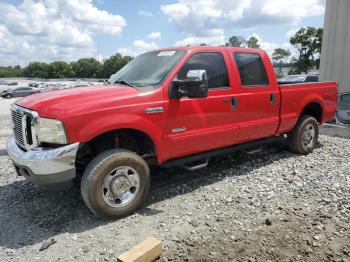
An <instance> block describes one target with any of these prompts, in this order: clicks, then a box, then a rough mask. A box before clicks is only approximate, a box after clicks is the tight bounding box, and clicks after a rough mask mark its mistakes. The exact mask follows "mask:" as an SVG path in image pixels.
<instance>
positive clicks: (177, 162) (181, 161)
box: [160, 135, 284, 170]
mask: <svg viewBox="0 0 350 262" xmlns="http://www.w3.org/2000/svg"><path fill="white" fill-rule="evenodd" d="M283 139H284V137H283V135H282V136H273V137H269V138H265V139H260V140H256V141H253V142H248V143H244V144H237V145H233V146H230V147H224V148H220V149H214V150H211V151H206V152H202V153H198V154H195V155H190V156H186V157H181V158H175V159H171V160H168V161H166V162H164V163H163V164H161V165H160V167H161V168H170V167H175V166H184V165H185V164H190V163H194V162H197V161H201V160H203V159H207V158H210V157H215V156H219V155H223V154H229V153H233V152H236V151H241V150H248V149H249V148H252V147H259V146H262V145H265V144H271V143H275V142H279V141H282V140H283ZM199 166H200V167H202V166H204V164H201V165H199ZM187 167H188V166H187ZM196 167H197V166H194V168H196ZM189 168H191V167H189ZM192 170H193V169H192ZM195 170H198V168H197V169H195Z"/></svg>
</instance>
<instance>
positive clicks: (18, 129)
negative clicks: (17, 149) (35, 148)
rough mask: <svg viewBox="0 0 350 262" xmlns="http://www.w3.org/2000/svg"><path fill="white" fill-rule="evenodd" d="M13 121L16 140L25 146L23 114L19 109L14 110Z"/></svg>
mask: <svg viewBox="0 0 350 262" xmlns="http://www.w3.org/2000/svg"><path fill="white" fill-rule="evenodd" d="M12 123H13V133H14V135H15V139H16V142H17V144H18V145H19V146H21V147H24V146H25V144H24V132H23V116H22V115H21V114H20V113H19V112H17V111H12Z"/></svg>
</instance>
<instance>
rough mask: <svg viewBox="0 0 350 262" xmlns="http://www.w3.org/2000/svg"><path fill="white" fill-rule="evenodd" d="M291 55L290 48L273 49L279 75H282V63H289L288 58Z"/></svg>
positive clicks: (273, 57) (273, 58)
mask: <svg viewBox="0 0 350 262" xmlns="http://www.w3.org/2000/svg"><path fill="white" fill-rule="evenodd" d="M290 56H291V52H290V51H289V50H286V49H283V48H276V49H275V50H273V54H272V60H273V62H274V63H275V64H277V67H279V72H278V76H282V75H283V74H282V65H281V64H282V63H285V64H286V63H287V60H288V58H289V57H290Z"/></svg>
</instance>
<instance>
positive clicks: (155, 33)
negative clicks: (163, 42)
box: [148, 32, 162, 39]
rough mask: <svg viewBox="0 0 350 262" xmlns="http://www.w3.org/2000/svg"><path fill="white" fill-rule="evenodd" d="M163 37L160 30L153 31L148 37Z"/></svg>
mask: <svg viewBox="0 0 350 262" xmlns="http://www.w3.org/2000/svg"><path fill="white" fill-rule="evenodd" d="M161 37H162V34H161V33H160V32H152V33H150V34H149V35H148V38H151V39H157V38H161Z"/></svg>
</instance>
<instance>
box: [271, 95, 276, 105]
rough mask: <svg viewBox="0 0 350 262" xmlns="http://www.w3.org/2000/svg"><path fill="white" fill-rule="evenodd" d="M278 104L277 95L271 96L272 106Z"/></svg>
mask: <svg viewBox="0 0 350 262" xmlns="http://www.w3.org/2000/svg"><path fill="white" fill-rule="evenodd" d="M275 102H276V95H275V94H270V104H271V105H274V104H275Z"/></svg>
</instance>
